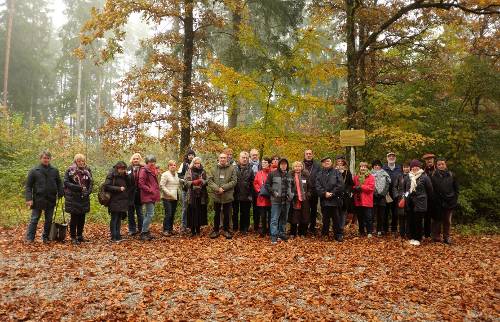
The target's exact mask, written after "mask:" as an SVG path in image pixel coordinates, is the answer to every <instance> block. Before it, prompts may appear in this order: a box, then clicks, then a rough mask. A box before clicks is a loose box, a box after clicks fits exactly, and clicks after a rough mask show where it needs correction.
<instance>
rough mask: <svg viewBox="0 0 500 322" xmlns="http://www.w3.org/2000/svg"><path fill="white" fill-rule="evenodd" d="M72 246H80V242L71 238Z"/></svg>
mask: <svg viewBox="0 0 500 322" xmlns="http://www.w3.org/2000/svg"><path fill="white" fill-rule="evenodd" d="M71 244H73V245H79V244H80V241H79V240H78V239H76V238H71Z"/></svg>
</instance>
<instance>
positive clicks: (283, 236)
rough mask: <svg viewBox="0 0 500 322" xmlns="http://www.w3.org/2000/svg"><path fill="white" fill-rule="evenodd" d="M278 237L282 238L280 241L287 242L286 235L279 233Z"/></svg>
mask: <svg viewBox="0 0 500 322" xmlns="http://www.w3.org/2000/svg"><path fill="white" fill-rule="evenodd" d="M278 239H279V240H282V241H284V242H287V241H288V237H287V235H281V236H278Z"/></svg>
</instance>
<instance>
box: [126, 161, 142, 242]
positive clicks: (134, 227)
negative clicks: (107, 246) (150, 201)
mask: <svg viewBox="0 0 500 322" xmlns="http://www.w3.org/2000/svg"><path fill="white" fill-rule="evenodd" d="M143 166H144V162H143V160H142V156H141V155H140V154H139V153H134V154H133V155H132V157H131V158H130V166H129V167H128V176H129V178H130V182H131V184H132V186H131V188H130V196H131V198H130V200H129V208H128V234H129V236H135V235H137V234H139V233H140V232H141V231H142V221H143V212H142V202H141V191H140V189H139V186H138V185H139V172H140V170H141V168H142V167H143ZM136 216H137V224H136V221H135V217H136Z"/></svg>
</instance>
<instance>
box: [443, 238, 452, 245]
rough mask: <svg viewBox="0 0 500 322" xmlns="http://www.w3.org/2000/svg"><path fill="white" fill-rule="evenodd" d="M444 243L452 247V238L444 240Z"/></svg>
mask: <svg viewBox="0 0 500 322" xmlns="http://www.w3.org/2000/svg"><path fill="white" fill-rule="evenodd" d="M443 243H445V244H447V245H451V238H450V237H446V238H445V239H444V240H443Z"/></svg>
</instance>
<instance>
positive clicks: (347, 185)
mask: <svg viewBox="0 0 500 322" xmlns="http://www.w3.org/2000/svg"><path fill="white" fill-rule="evenodd" d="M339 172H340V174H341V175H342V182H343V183H344V191H343V192H342V209H343V210H349V211H352V198H351V196H352V187H353V185H354V181H353V180H352V173H351V171H350V170H349V169H347V170H344V172H341V171H340V170H339Z"/></svg>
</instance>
